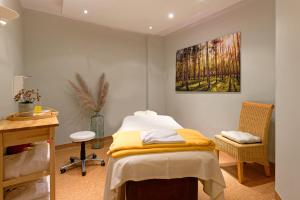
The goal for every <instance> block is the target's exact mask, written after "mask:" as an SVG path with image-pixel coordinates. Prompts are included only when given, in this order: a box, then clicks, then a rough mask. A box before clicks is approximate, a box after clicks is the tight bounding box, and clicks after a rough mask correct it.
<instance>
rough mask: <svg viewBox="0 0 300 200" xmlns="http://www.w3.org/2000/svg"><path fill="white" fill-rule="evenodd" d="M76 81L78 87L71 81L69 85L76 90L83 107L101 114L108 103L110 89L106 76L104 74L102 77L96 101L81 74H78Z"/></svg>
mask: <svg viewBox="0 0 300 200" xmlns="http://www.w3.org/2000/svg"><path fill="white" fill-rule="evenodd" d="M76 80H77V83H78V85H76V84H75V83H74V82H72V81H70V80H69V83H70V85H71V87H72V88H73V89H74V91H75V94H76V96H77V98H78V100H79V102H80V103H81V105H82V106H83V107H84V108H85V109H87V110H91V111H94V112H100V111H101V110H102V108H103V106H104V104H105V102H106V97H107V94H108V89H109V84H108V82H107V81H106V80H105V74H104V73H103V74H102V75H101V76H100V79H99V82H98V92H97V98H96V100H95V99H94V97H93V95H92V93H91V91H90V89H89V87H88V86H87V84H86V82H85V81H84V80H83V78H82V77H81V76H80V74H79V73H76Z"/></svg>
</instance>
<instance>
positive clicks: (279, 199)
mask: <svg viewBox="0 0 300 200" xmlns="http://www.w3.org/2000/svg"><path fill="white" fill-rule="evenodd" d="M275 199H276V200H281V197H280V196H279V194H278V192H276V191H275Z"/></svg>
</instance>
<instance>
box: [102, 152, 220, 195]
mask: <svg viewBox="0 0 300 200" xmlns="http://www.w3.org/2000/svg"><path fill="white" fill-rule="evenodd" d="M106 173H107V174H106V184H105V191H104V200H117V199H119V197H120V196H122V195H121V194H120V192H119V191H120V187H121V186H122V185H123V184H124V183H125V182H127V181H129V180H133V181H141V180H147V179H172V178H184V177H198V178H199V180H201V182H202V183H203V186H204V191H205V192H206V193H207V194H208V195H209V196H210V197H211V199H223V190H224V188H225V182H224V178H223V175H222V172H221V170H220V167H219V164H218V159H217V157H216V155H215V154H214V153H212V152H208V151H189V152H171V153H159V154H144V155H134V156H127V157H122V158H117V159H114V158H110V159H109V163H108V167H107V172H106Z"/></svg>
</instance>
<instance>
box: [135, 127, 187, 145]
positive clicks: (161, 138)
mask: <svg viewBox="0 0 300 200" xmlns="http://www.w3.org/2000/svg"><path fill="white" fill-rule="evenodd" d="M141 140H142V142H143V143H144V144H170V143H184V142H185V140H184V139H183V138H182V137H181V136H180V135H178V133H177V132H176V131H175V130H170V129H154V130H148V131H142V132H141Z"/></svg>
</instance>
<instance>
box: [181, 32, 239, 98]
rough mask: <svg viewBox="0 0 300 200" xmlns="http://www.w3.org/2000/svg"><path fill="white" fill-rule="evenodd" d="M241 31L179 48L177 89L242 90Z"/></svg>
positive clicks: (203, 90)
mask: <svg viewBox="0 0 300 200" xmlns="http://www.w3.org/2000/svg"><path fill="white" fill-rule="evenodd" d="M240 84H241V33H240V32H237V33H233V34H229V35H225V36H222V37H219V38H216V39H214V40H211V41H207V42H203V43H201V44H198V45H194V46H191V47H188V48H184V49H180V50H178V51H177V52H176V91H200V92H201V91H202V92H240V90H241V85H240Z"/></svg>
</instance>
